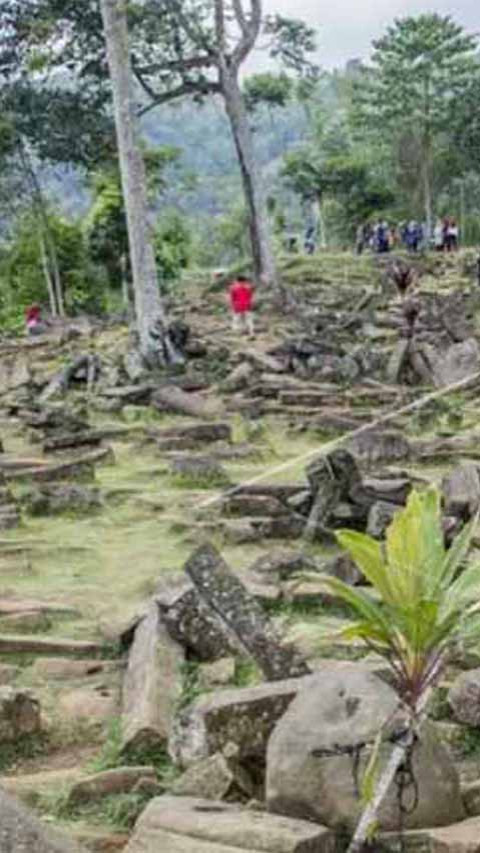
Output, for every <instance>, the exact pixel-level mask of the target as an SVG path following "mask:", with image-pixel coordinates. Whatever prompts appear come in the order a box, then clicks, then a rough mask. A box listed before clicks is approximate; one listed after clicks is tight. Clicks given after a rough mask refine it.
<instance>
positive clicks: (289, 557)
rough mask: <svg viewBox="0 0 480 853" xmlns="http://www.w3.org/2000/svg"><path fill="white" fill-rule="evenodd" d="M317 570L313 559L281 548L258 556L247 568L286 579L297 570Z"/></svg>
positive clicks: (261, 573)
mask: <svg viewBox="0 0 480 853" xmlns="http://www.w3.org/2000/svg"><path fill="white" fill-rule="evenodd" d="M318 570H319V567H318V565H317V564H316V563H315V561H314V560H312V559H311V558H310V557H308V556H307V555H306V554H303V553H302V552H301V551H287V550H285V549H281V548H279V549H276V550H274V551H269V552H268V553H267V554H264V555H263V556H262V557H259V558H258V559H257V560H255V562H254V563H253V564H252V565H251V566H250V569H249V571H250V572H253V573H256V574H259V575H260V576H264V575H267V576H268V575H272V576H274V577H275V578H277V579H278V580H286V579H287V578H289V577H291V576H292V575H296V574H298V573H299V572H306V571H318Z"/></svg>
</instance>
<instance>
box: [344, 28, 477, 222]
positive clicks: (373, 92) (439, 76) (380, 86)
mask: <svg viewBox="0 0 480 853" xmlns="http://www.w3.org/2000/svg"><path fill="white" fill-rule="evenodd" d="M475 48H476V42H475V38H474V36H470V35H467V34H466V33H465V32H464V30H463V29H462V27H460V26H459V25H458V24H456V23H455V22H454V21H452V19H451V18H450V17H441V16H440V15H437V14H431V13H429V14H423V15H419V16H418V17H415V18H413V17H410V18H403V19H400V20H397V21H396V22H395V24H394V25H393V26H391V27H389V28H388V30H387V33H386V35H385V36H384V37H383V38H381V39H379V40H378V41H377V42H374V53H373V56H372V60H371V64H370V65H369V66H368V67H366V68H364V69H363V74H362V75H361V77H360V80H359V82H358V83H357V86H356V108H355V120H356V123H357V124H358V123H359V124H360V125H366V126H367V127H369V128H370V129H371V130H372V131H373V132H374V133H381V134H382V135H385V134H389V135H390V137H391V139H392V140H395V139H398V138H399V136H400V135H405V133H409V134H411V135H412V137H413V138H414V139H415V140H417V144H418V148H419V152H420V156H419V166H418V173H417V182H420V183H421V187H422V195H423V205H424V210H425V218H426V222H427V224H428V226H429V227H430V228H431V225H432V219H433V190H432V186H433V177H434V154H435V145H436V143H437V141H438V138H439V136H440V135H441V134H442V133H447V132H448V130H449V128H450V125H451V122H452V119H453V116H454V114H455V111H456V107H457V104H458V101H459V100H461V98H462V95H463V92H464V90H465V89H466V88H470V87H471V86H472V81H473V80H476V85H477V86H478V81H479V79H480V78H479V66H478V63H477V62H476V58H475Z"/></svg>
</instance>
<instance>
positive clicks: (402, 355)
mask: <svg viewBox="0 0 480 853" xmlns="http://www.w3.org/2000/svg"><path fill="white" fill-rule="evenodd" d="M409 348H410V341H409V340H408V339H403V340H401V341H399V342H398V344H397V346H396V347H395V349H394V350H393V352H392V354H391V356H390V358H389V360H388V364H387V370H386V378H387V381H388V382H392V383H396V382H400V379H401V376H402V373H403V371H404V370H405V367H406V365H407V363H408V355H409Z"/></svg>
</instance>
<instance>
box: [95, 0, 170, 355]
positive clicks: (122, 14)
mask: <svg viewBox="0 0 480 853" xmlns="http://www.w3.org/2000/svg"><path fill="white" fill-rule="evenodd" d="M100 5H101V10H102V18H103V26H104V32H105V40H106V44H107V58H108V65H109V70H110V78H111V82H112V90H113V105H114V112H115V126H116V131H117V144H118V153H119V160H120V174H121V178H122V190H123V195H124V200H125V210H126V214H127V227H128V240H129V246H130V259H131V266H132V277H133V289H134V298H135V315H136V321H137V329H138V334H139V338H140V351H141V353H142V355H143V357H144V359H145V361H146V362H147V363H148V364H149V365H150V366H154V365H155V364H158V363H161V362H162V361H163V347H162V346H161V344H160V346H159V343H160V341H159V338H161V339H162V341H163V337H164V335H165V330H166V326H167V319H166V316H165V312H164V309H163V305H162V302H161V299H160V293H159V288H158V277H157V268H156V264H155V256H154V251H153V242H152V234H151V229H150V226H149V222H148V206H147V192H146V179H145V165H144V162H143V158H142V155H141V151H140V147H139V143H138V134H137V128H136V122H135V112H134V97H133V87H132V73H131V67H130V53H129V46H128V30H127V13H126V0H101V3H100Z"/></svg>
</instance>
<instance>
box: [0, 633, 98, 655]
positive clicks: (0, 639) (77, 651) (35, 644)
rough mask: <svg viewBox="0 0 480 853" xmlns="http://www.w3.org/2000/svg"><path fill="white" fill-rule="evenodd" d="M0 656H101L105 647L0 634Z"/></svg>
mask: <svg viewBox="0 0 480 853" xmlns="http://www.w3.org/2000/svg"><path fill="white" fill-rule="evenodd" d="M0 653H2V654H5V653H6V654H18V653H20V654H22V653H24V654H56V655H79V656H83V655H87V656H89V655H99V656H100V655H102V654H104V653H105V645H104V644H101V643H93V642H89V641H88V640H69V639H67V638H66V637H39V636H37V635H31V636H28V635H19V636H10V635H6V634H0Z"/></svg>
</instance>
